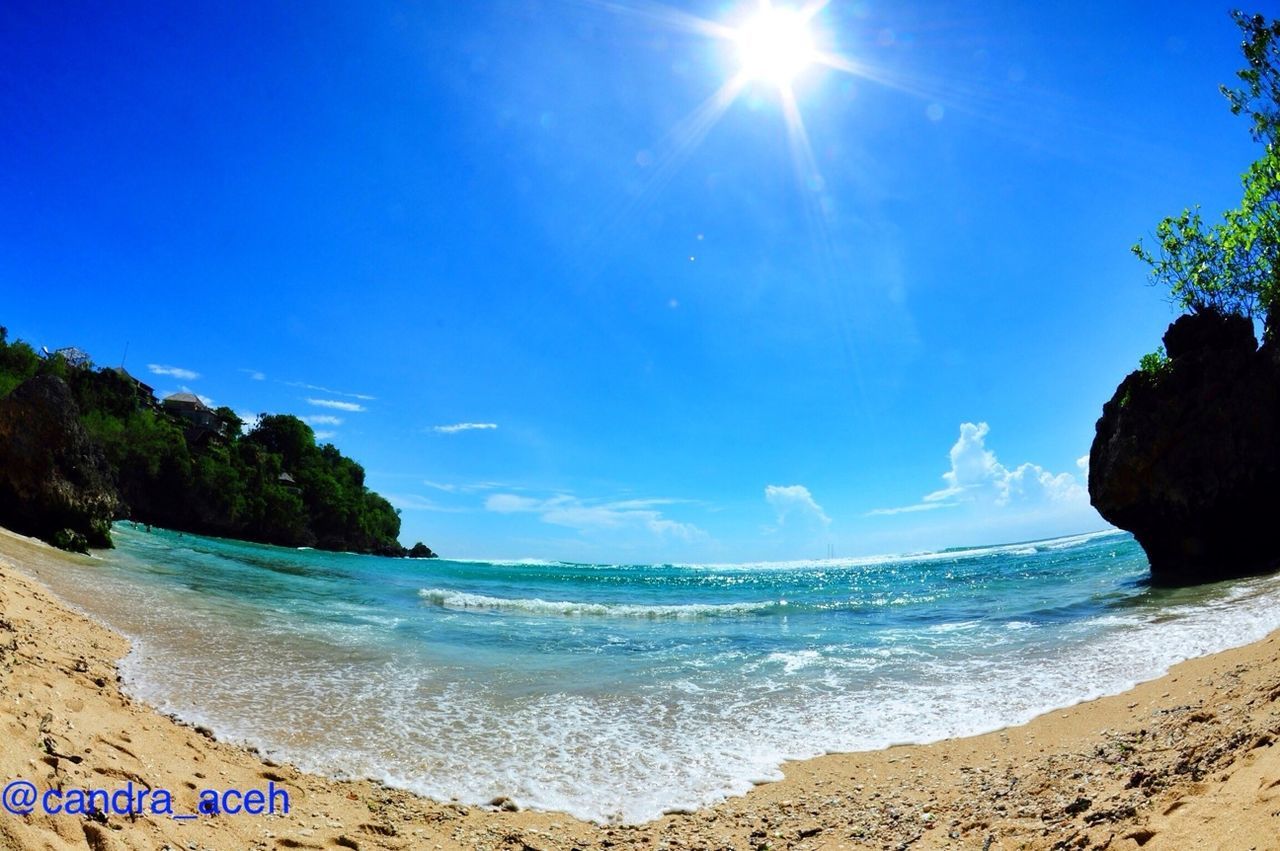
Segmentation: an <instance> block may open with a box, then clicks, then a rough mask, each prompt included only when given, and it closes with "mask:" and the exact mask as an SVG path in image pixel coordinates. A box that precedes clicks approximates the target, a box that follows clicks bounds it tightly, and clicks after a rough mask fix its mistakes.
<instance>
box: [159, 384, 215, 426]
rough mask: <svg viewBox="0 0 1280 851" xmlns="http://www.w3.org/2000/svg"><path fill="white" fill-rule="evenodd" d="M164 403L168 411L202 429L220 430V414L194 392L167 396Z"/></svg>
mask: <svg viewBox="0 0 1280 851" xmlns="http://www.w3.org/2000/svg"><path fill="white" fill-rule="evenodd" d="M163 404H164V408H165V410H166V411H169V412H170V413H173V414H177V415H178V416H180V417H182V418H183V419H184V420H186V421H187V422H189V423H190V424H191V425H192V426H194V427H195V428H196V429H198V430H200V431H209V432H217V431H218V415H217V414H215V413H214V412H213V409H212V408H210V407H209V406H208V405H206V404H205V403H204V402H201V401H200V397H199V396H197V395H196V394H194V393H174V394H173V395H172V396H165V397H164V403H163Z"/></svg>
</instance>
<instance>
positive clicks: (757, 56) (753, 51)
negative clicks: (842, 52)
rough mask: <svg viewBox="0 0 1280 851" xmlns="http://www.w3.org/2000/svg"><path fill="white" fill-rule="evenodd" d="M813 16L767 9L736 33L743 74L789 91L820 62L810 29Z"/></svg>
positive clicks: (797, 11)
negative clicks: (794, 81) (803, 73)
mask: <svg viewBox="0 0 1280 851" xmlns="http://www.w3.org/2000/svg"><path fill="white" fill-rule="evenodd" d="M810 17H811V16H810V15H806V14H805V13H804V12H801V11H800V10H797V9H789V8H785V7H781V6H764V7H763V8H761V9H760V11H759V12H757V13H756V15H755V16H754V17H752V18H751V19H750V20H748V21H747V22H746V23H745V24H743V25H742V26H741V27H739V28H738V29H737V30H736V31H735V32H734V41H735V42H736V43H737V47H738V59H739V61H741V63H742V73H743V75H745V76H746V77H747V78H748V79H750V80H754V81H758V82H765V83H772V84H773V85H775V86H777V87H778V88H780V89H786V88H788V87H789V86H790V85H791V82H792V81H793V80H794V79H795V78H796V77H797V76H798V75H799V74H800V73H801V72H803V71H804V70H805V69H806V68H808V67H809V66H810V65H813V64H814V63H815V62H817V61H818V60H819V51H818V48H817V45H816V44H815V43H814V38H813V32H812V31H811V30H810V28H809V18H810Z"/></svg>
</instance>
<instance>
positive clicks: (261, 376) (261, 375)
mask: <svg viewBox="0 0 1280 851" xmlns="http://www.w3.org/2000/svg"><path fill="white" fill-rule="evenodd" d="M240 371H241V372H243V373H244V374H245V375H247V376H249V377H250V378H252V379H253V380H254V381H266V380H267V374H266V373H265V372H259V371H258V370H256V369H242V370H240Z"/></svg>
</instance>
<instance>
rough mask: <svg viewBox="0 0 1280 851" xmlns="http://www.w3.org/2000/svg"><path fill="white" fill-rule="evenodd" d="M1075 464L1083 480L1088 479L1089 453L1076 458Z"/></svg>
mask: <svg viewBox="0 0 1280 851" xmlns="http://www.w3.org/2000/svg"><path fill="white" fill-rule="evenodd" d="M1076 466H1077V467H1079V468H1080V475H1081V476H1083V477H1084V480H1085V481H1086V482H1087V481H1089V455H1088V453H1085V454H1084V455H1081V456H1080V457H1079V458H1077V459H1076Z"/></svg>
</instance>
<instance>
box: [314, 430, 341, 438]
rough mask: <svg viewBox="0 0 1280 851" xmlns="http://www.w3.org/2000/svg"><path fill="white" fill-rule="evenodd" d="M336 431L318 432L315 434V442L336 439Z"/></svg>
mask: <svg viewBox="0 0 1280 851" xmlns="http://www.w3.org/2000/svg"><path fill="white" fill-rule="evenodd" d="M337 436H338V433H337V432H336V431H318V432H316V440H332V439H333V438H335V437H337Z"/></svg>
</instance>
